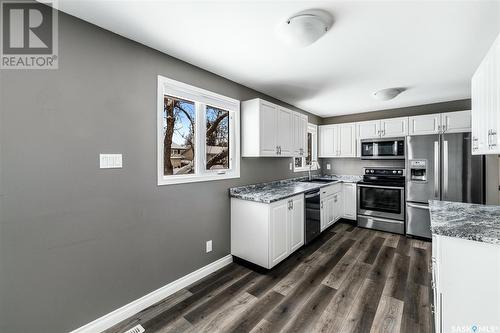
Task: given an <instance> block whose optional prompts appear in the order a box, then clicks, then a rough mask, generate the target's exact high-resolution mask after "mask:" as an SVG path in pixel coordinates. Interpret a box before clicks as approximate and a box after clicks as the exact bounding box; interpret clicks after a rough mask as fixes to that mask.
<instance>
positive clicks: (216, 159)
mask: <svg viewBox="0 0 500 333" xmlns="http://www.w3.org/2000/svg"><path fill="white" fill-rule="evenodd" d="M239 111H240V102H239V101H237V100H235V99H232V98H229V97H225V96H222V95H219V94H215V93H212V92H210V91H207V90H203V89H200V88H196V87H193V86H190V85H187V84H184V83H181V82H178V81H174V80H171V79H167V78H165V77H162V76H158V132H157V135H158V185H168V184H179V183H188V182H198V181H209V180H219V179H228V178H238V177H239V175H240V166H239V164H240V150H239Z"/></svg>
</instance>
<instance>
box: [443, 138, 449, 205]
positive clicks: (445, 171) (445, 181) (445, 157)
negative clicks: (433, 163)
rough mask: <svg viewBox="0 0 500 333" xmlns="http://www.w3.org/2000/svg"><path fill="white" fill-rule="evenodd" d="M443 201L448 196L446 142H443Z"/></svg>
mask: <svg viewBox="0 0 500 333" xmlns="http://www.w3.org/2000/svg"><path fill="white" fill-rule="evenodd" d="M443 155H444V156H443V157H444V158H443V178H444V179H443V191H444V193H443V199H445V197H446V196H448V141H447V140H445V141H443Z"/></svg>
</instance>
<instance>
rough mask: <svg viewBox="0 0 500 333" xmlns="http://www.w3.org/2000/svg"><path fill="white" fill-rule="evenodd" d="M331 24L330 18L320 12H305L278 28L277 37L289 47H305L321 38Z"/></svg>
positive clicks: (325, 13)
mask: <svg viewBox="0 0 500 333" xmlns="http://www.w3.org/2000/svg"><path fill="white" fill-rule="evenodd" d="M331 24H332V18H331V16H330V15H329V14H328V13H327V12H325V11H322V10H307V11H302V12H300V13H297V14H295V15H294V16H292V17H290V18H288V19H287V20H286V21H285V22H284V23H282V24H280V25H279V27H278V31H277V32H278V35H279V37H280V38H281V39H282V40H283V41H284V42H285V43H286V44H288V45H290V46H297V47H306V46H308V45H311V44H312V43H314V42H315V41H317V40H318V39H319V38H321V36H323V35H324V34H325V33H326V32H327V31H328V30H329V29H330V26H331Z"/></svg>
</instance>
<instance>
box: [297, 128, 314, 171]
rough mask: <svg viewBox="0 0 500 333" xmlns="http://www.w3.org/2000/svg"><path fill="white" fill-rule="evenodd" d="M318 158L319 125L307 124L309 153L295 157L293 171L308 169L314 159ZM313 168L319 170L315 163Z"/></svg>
mask: <svg viewBox="0 0 500 333" xmlns="http://www.w3.org/2000/svg"><path fill="white" fill-rule="evenodd" d="M317 160H318V126H316V125H313V124H307V155H306V156H303V157H294V158H293V171H295V172H299V171H308V170H309V166H310V165H311V162H312V161H317ZM311 170H317V164H316V163H314V164H313V165H312V167H311Z"/></svg>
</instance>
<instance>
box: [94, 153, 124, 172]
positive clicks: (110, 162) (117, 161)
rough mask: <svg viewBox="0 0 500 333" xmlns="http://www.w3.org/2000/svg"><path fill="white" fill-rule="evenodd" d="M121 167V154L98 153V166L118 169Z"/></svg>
mask: <svg viewBox="0 0 500 333" xmlns="http://www.w3.org/2000/svg"><path fill="white" fill-rule="evenodd" d="M122 167H123V157H122V154H99V168H101V169H119V168H122Z"/></svg>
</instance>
